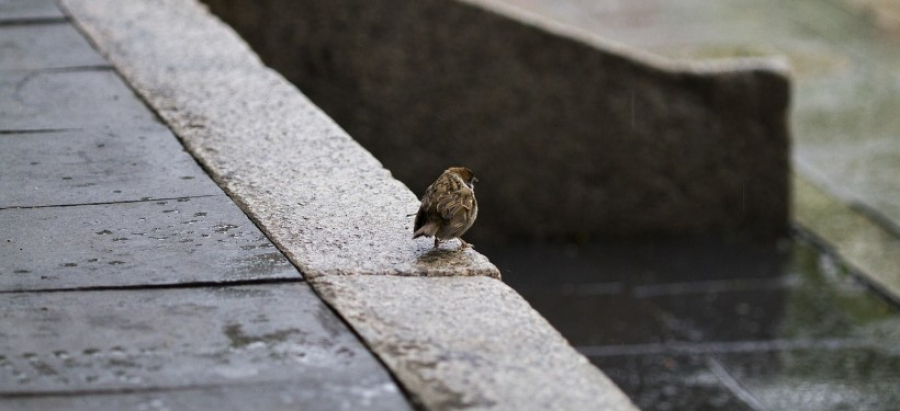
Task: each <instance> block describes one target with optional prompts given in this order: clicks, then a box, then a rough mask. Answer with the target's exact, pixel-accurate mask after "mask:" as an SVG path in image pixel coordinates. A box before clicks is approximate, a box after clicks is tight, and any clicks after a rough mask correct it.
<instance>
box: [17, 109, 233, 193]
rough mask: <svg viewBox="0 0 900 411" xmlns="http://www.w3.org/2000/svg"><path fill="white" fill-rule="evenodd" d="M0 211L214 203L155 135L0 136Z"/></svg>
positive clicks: (159, 132)
mask: <svg viewBox="0 0 900 411" xmlns="http://www.w3.org/2000/svg"><path fill="white" fill-rule="evenodd" d="M0 193H3V194H2V195H0V208H8V207H34V206H51V205H67V204H68V205H73V204H89V203H112V202H127V201H139V200H147V199H156V198H176V197H189V196H202V195H219V194H222V190H221V189H220V188H219V187H218V186H217V185H216V184H215V183H214V182H213V181H212V180H211V179H210V178H209V176H208V175H206V173H204V172H203V170H202V169H201V168H200V166H198V165H197V163H196V162H195V161H194V159H193V157H191V156H190V154H188V153H187V152H185V151H184V148H183V147H182V146H181V144H180V143H179V142H178V140H177V139H176V138H175V136H173V135H172V133H171V132H170V131H169V130H168V129H166V128H163V127H156V128H150V129H122V128H119V129H115V130H111V129H89V130H80V131H70V132H52V133H26V134H15V133H13V134H4V135H2V136H0Z"/></svg>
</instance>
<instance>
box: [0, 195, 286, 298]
mask: <svg viewBox="0 0 900 411" xmlns="http://www.w3.org/2000/svg"><path fill="white" fill-rule="evenodd" d="M0 233H2V234H0V235H2V238H0V290H2V291H12V290H38V289H41V290H43V289H68V288H83V287H116V286H141V285H161V284H190V283H196V282H213V283H224V282H230V281H247V280H267V279H268V280H271V279H299V278H300V274H299V273H298V272H297V269H296V268H294V267H293V266H292V265H291V264H290V262H288V260H287V259H286V258H285V257H284V256H283V255H282V254H281V253H280V252H279V251H278V250H277V249H275V247H274V246H273V245H272V243H271V242H270V241H269V240H268V239H267V238H266V237H265V236H264V235H263V234H262V233H261V232H260V231H259V230H258V229H257V228H256V226H254V225H253V223H252V222H251V221H250V220H249V219H248V218H247V216H246V215H244V213H242V212H241V210H240V209H238V208H237V207H236V206H235V205H234V203H233V202H232V201H231V199H229V198H228V197H226V196H224V195H219V196H211V197H193V198H192V197H185V198H180V199H175V200H161V201H147V202H137V203H121V204H106V205H88V206H73V207H44V208H32V209H5V210H0Z"/></svg>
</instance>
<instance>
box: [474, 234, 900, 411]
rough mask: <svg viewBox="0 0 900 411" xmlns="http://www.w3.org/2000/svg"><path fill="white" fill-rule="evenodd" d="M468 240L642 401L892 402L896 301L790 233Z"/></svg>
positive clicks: (858, 406) (653, 404)
mask: <svg viewBox="0 0 900 411" xmlns="http://www.w3.org/2000/svg"><path fill="white" fill-rule="evenodd" d="M478 250H479V251H481V252H483V253H485V254H486V255H488V256H490V258H491V260H492V261H493V262H494V263H495V264H497V265H498V266H499V267H500V269H501V270H502V272H503V279H504V281H505V282H507V283H508V284H509V285H510V286H512V287H513V288H515V289H516V290H517V291H519V293H521V294H522V295H523V296H524V297H525V298H526V299H527V300H528V301H529V302H530V303H531V304H532V305H533V306H534V308H535V309H537V310H538V311H539V312H541V314H543V315H544V316H545V317H546V318H547V319H548V320H549V321H550V322H551V323H552V324H553V325H554V326H555V327H556V328H557V329H558V330H559V331H560V332H561V333H562V334H563V335H564V336H565V337H566V338H568V339H569V341H570V342H571V343H572V344H573V345H574V346H576V347H577V348H578V349H579V350H580V351H581V352H582V353H584V354H585V355H587V356H588V357H589V358H590V360H591V361H592V362H593V363H594V364H596V365H597V366H598V367H600V368H601V369H602V370H603V371H604V372H605V373H606V374H607V375H608V376H609V377H610V378H612V379H613V380H614V381H615V382H616V383H617V384H618V385H619V386H620V387H621V388H622V389H623V390H624V391H625V392H626V393H627V394H628V395H629V396H630V397H631V398H632V400H633V401H634V402H635V403H636V404H637V405H638V406H639V407H641V409H642V410H645V411H653V410H659V411H663V410H897V409H900V389H898V387H900V307H898V306H897V305H896V304H895V303H893V302H891V301H889V300H887V299H886V298H885V297H883V296H882V295H880V294H878V293H877V292H876V291H873V289H871V288H870V287H868V286H866V285H865V284H864V283H862V282H861V281H860V280H859V279H858V278H857V277H856V276H855V275H854V274H853V273H851V272H849V271H848V269H847V268H845V267H844V266H843V265H842V263H841V262H839V261H837V260H835V259H834V258H833V257H832V256H830V255H829V254H827V253H824V252H823V251H822V250H821V249H820V248H818V247H816V246H815V245H814V244H813V243H812V242H810V241H809V240H807V239H806V237H805V236H804V235H803V234H802V233H799V232H798V233H795V235H794V237H793V238H792V239H791V240H790V241H785V242H783V243H782V244H780V245H778V246H773V247H755V248H754V247H748V246H746V245H721V244H716V243H712V242H702V241H695V242H692V243H686V242H683V241H681V242H671V243H657V244H652V245H651V244H623V243H606V244H587V245H549V246H548V245H519V246H506V247H502V248H493V247H491V246H489V245H487V244H481V245H479V246H478Z"/></svg>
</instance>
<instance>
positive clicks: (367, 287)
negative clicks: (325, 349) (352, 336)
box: [313, 276, 635, 410]
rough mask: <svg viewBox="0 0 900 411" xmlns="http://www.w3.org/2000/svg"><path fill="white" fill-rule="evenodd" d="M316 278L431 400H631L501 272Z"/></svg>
mask: <svg viewBox="0 0 900 411" xmlns="http://www.w3.org/2000/svg"><path fill="white" fill-rule="evenodd" d="M313 285H314V286H315V287H316V289H317V290H319V293H320V295H321V296H322V297H323V298H324V299H325V300H326V301H328V302H329V303H331V304H332V306H334V307H335V308H336V309H337V310H338V311H339V312H340V313H341V314H342V315H343V316H344V318H346V319H347V320H348V321H349V322H350V323H351V324H353V325H354V328H355V329H356V330H357V331H358V332H359V333H360V334H361V335H362V337H363V338H364V339H365V340H366V341H369V343H370V344H371V347H372V349H373V350H374V351H375V352H376V353H380V355H381V358H382V359H383V360H384V361H385V363H387V364H388V366H389V367H391V368H392V369H393V370H394V372H395V374H396V375H397V377H398V378H399V379H400V381H401V382H403V384H404V385H405V386H406V387H407V389H408V391H409V392H410V394H411V395H413V396H414V397H415V398H416V399H417V400H418V401H419V402H421V403H423V404H424V405H425V408H427V409H432V410H448V409H474V410H477V409H504V410H526V409H530V410H634V409H635V408H634V407H633V406H632V405H631V403H630V402H629V400H628V398H627V397H626V396H625V395H624V394H622V393H621V391H619V390H618V388H616V386H615V385H614V384H613V383H612V382H610V381H609V379H607V378H606V377H605V376H604V375H603V374H601V373H599V372H597V370H596V369H595V368H594V366H593V365H591V364H590V363H589V362H588V361H587V359H586V358H584V357H583V356H581V355H580V354H577V353H576V352H575V351H573V350H572V349H571V347H570V346H569V345H568V343H567V342H566V341H565V339H563V337H562V336H560V335H559V333H558V332H556V330H554V329H553V327H551V326H550V325H549V324H548V323H547V321H546V320H544V318H543V317H541V316H540V314H538V313H537V312H536V311H534V309H532V308H531V307H530V306H529V305H528V303H527V302H525V300H523V299H522V297H520V296H519V295H518V294H517V293H516V292H515V291H513V290H512V289H511V288H509V287H508V286H506V285H505V284H503V283H502V282H500V281H496V280H494V279H491V278H484V277H480V278H458V277H437V278H409V277H397V276H328V277H319V278H316V279H315V280H314V283H313ZM561 389H562V391H561Z"/></svg>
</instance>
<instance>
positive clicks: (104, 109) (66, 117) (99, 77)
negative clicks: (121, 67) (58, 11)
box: [0, 69, 158, 131]
mask: <svg viewBox="0 0 900 411" xmlns="http://www.w3.org/2000/svg"><path fill="white" fill-rule="evenodd" d="M147 124H158V121H156V118H155V117H154V115H153V114H152V113H151V112H150V111H149V110H147V108H146V107H145V106H144V105H143V104H142V103H141V101H140V100H138V99H137V97H136V96H135V95H134V93H132V92H131V90H129V89H128V87H127V86H126V85H125V84H124V83H122V80H121V79H120V78H119V76H118V75H116V73H115V72H113V71H111V70H106V69H90V70H78V71H63V72H59V71H32V72H13V73H10V72H7V73H3V75H2V76H0V131H10V130H13V131H14V130H47V129H70V128H83V127H103V126H107V127H114V126H129V127H135V126H138V125H147Z"/></svg>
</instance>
